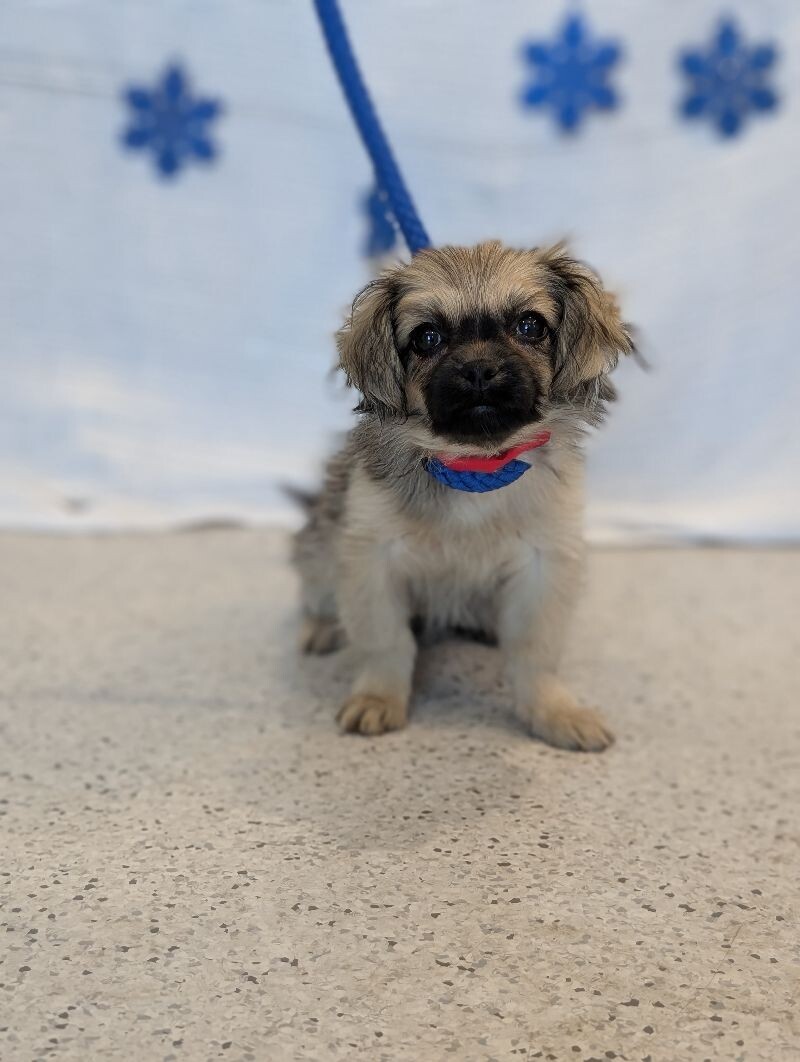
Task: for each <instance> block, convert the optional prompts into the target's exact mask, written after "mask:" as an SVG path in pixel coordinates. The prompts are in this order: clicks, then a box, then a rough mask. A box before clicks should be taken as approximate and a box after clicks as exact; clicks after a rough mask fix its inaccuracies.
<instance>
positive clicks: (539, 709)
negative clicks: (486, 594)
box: [498, 550, 614, 752]
mask: <svg viewBox="0 0 800 1062" xmlns="http://www.w3.org/2000/svg"><path fill="white" fill-rule="evenodd" d="M580 578H581V563H580V560H579V558H578V557H576V556H574V555H571V554H569V553H566V552H564V553H559V552H556V551H554V550H534V551H532V552H531V554H530V555H529V557H528V558H527V560H526V562H525V563H524V565H523V566H522V569H521V570H520V571H517V572H516V573H515V575H514V576H513V577H512V578H511V579H509V580H508V582H507V583H506V584H505V586H504V588H503V593H502V600H501V608H500V624H499V632H498V633H499V638H500V645H501V647H502V648H503V650H504V651H505V654H506V658H507V662H508V667H509V672H510V678H511V684H512V689H513V692H514V702H515V707H516V710H517V714H518V715H519V716H520V718H521V719H522V721H523V722H524V723H525V724H526V726H528V727H529V729H530V731H531V733H532V734H534V735H535V736H536V737H539V738H541V739H542V741H546V742H547V743H548V744H550V745H555V746H556V747H558V748H562V749H582V750H584V751H587V752H599V751H600V750H601V749H604V748H606V747H607V746H608V745H610V744H611V742H612V741H613V740H614V738H613V735H612V733H611V731H610V730H609V729H608V727H607V726H606V725H605V723H604V722H603V719H602V717H601V716H600V715H599V713H598V712H596V711H593V710H592V709H590V708H581V707H579V705H578V704H577V702H576V700H575V698H574V697H573V696H572V694H571V693H570V692H569V690H568V689H567V688H566V686H564V685H563V683H562V682H561V681H560V680H559V679H558V677H557V676H556V670H557V668H558V665H559V662H560V659H561V655H562V650H563V646H564V640H565V637H566V633H567V627H568V624H569V620H570V617H571V614H572V611H573V608H574V605H575V600H576V598H577V594H578V590H579V587H580Z"/></svg>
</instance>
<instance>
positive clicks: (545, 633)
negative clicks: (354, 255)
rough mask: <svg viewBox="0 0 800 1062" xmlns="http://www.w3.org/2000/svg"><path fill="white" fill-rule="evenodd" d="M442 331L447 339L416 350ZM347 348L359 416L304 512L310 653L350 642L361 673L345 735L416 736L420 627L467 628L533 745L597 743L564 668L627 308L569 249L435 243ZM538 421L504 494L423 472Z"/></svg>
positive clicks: (400, 275)
mask: <svg viewBox="0 0 800 1062" xmlns="http://www.w3.org/2000/svg"><path fill="white" fill-rule="evenodd" d="M526 315H527V316H526ZM531 315H533V317H531ZM523 318H524V319H525V320H527V322H528V325H527V326H520V324H519V322H520V321H521V320H522V319H523ZM531 321H533V322H534V323H533V325H531V323H530V322H531ZM524 327H527V329H528V331H529V332H532V333H534V332H535V333H536V335H535V336H534V338H533V339H530V338H527V337H526V336H524V335H522V334H521V333H522V330H523V329H524ZM421 331H422V332H423V333H426V336H425V337H424V338H423V340H422V341H420V339H419V338H418V337H419V335H420V332H421ZM539 332H541V335H539ZM431 335H432V336H434V337H437V336H438V338H439V340H441V342H439V343H438V345H437V347H436V349H435V350H430V351H429V350H421V349H420V342H425V341H426V340H430V336H431ZM337 341H338V350H339V358H340V365H341V368H342V369H343V370H344V372H345V374H346V376H347V379H348V381H349V382H350V383H351V384H352V385H353V386H354V387H355V388H357V390H358V391H359V392H360V394H361V401H360V403H359V406H358V410H359V412H360V413H361V417H360V418H359V422H358V423H357V424H356V426H355V427H354V429H353V430H352V432H351V433H350V435H349V437H348V440H347V443H346V445H345V447H344V449H343V450H342V451H341V452H340V453H338V454H336V455H335V456H334V457H333V458H332V459H331V460H330V462H329V464H328V468H327V474H326V478H325V484H324V487H323V490H322V492H321V493H320V494H319V495H318V496H316V497H314V498H311V499H309V501H308V504H307V509H308V521H307V523H306V526H305V527H304V528H303V529H302V530H301V531H300V532H299V533H298V535H297V536H296V539H295V548H294V559H295V563H296V565H297V568H298V569H299V572H300V575H301V580H302V588H303V589H302V593H303V601H302V605H303V633H302V646H303V648H304V650H305V651H307V652H326V651H330V650H332V649H335V648H337V647H338V646H339V645H340V644H342V643H343V641H344V640H347V641H348V642H349V643H350V644H351V645H352V647H353V649H354V651H355V656H356V659H357V661H358V665H357V669H356V675H355V680H354V683H353V686H352V690H351V693H350V696H349V697H348V699H347V700H346V702H345V704H344V705H343V706H342V707H341V709H340V711H339V714H338V721H339V723H340V726H341V727H342V728H343V729H344V730H347V731H358V732H360V733H362V734H380V733H382V732H384V731H386V730H392V729H396V728H398V727H402V726H404V725H405V723H406V721H407V717H408V707H409V699H410V696H411V687H412V675H413V669H414V661H415V656H416V652H417V640H416V638H415V636H414V634H413V633H412V625H414V626H415V627H416V628H417V629H419V628H422V629H424V630H426V631H428V632H433V633H436V632H441V631H446V630H448V629H452V628H466V629H470V630H474V631H480V632H483V633H484V634H486V635H488V636H489V637H491V638H492V639H493V640H497V642H498V643H499V645H500V648H501V650H502V651H503V653H504V654H505V657H506V661H507V664H508V669H509V675H510V681H511V684H512V689H513V692H514V698H515V703H516V708H517V711H518V713H519V715H520V717H521V718H522V719H523V720H524V722H525V723H526V724H527V726H528V727H529V729H530V731H531V732H532V733H533V734H534V735H536V736H537V737H539V738H541V739H543V740H545V741H547V742H550V743H551V744H553V745H556V746H559V747H561V748H571V749H586V750H599V749H603V748H605V747H606V746H607V745H608V744H609V743H610V742H611V740H612V736H611V733H610V731H609V729H608V728H607V726H606V725H605V723H604V722H603V720H602V718H601V717H600V716H599V715H598V713H597V712H595V711H593V710H591V709H588V708H581V707H579V706H578V705H577V704H576V702H575V700H574V698H573V697H572V695H571V694H570V692H569V691H568V690H567V689H566V688H565V687H564V686H563V685H562V683H561V682H560V681H559V679H558V678H557V675H556V673H557V668H558V664H559V658H560V656H561V652H562V646H563V643H564V638H565V634H566V630H567V624H568V620H569V617H570V614H571V612H572V609H573V605H574V602H575V599H576V595H577V593H578V590H579V587H580V582H581V570H582V556H583V545H582V535H581V522H582V503H583V466H584V458H583V452H582V442H583V436H584V433H585V430H586V427H587V425H591V424H596V423H598V422H599V421H600V420H601V419H602V416H603V414H604V411H605V405H606V403H607V401H608V400H609V399H611V398H613V397H614V391H613V387H612V385H611V383H610V382H609V379H608V373H609V372H610V371H611V370H612V369H613V368H614V366H615V365H616V363H617V360H618V358H619V356H620V354H625V353H629V352H630V351H632V349H633V344H632V341H631V337H630V333H629V331H628V329H627V328H626V327H625V325H624V324H623V322H622V320H621V318H620V315H619V310H618V307H617V304H616V301H615V299H614V298H613V297H612V296H611V295H609V294H608V293H607V292H606V291H605V290H604V288H603V287H602V285H601V283H600V281H599V279H598V277H597V276H596V275H595V274H594V273H593V272H592V271H591V270H590V269H588V268H587V267H586V266H585V265H583V264H582V263H580V262H578V261H576V260H575V259H574V258H572V257H571V256H570V255H569V254H568V253H567V251H566V250H565V248H564V247H563V246H561V245H558V246H555V247H552V248H549V249H535V250H532V251H520V250H513V249H509V248H506V247H504V246H503V245H502V244H500V243H498V242H490V243H483V244H479V245H478V246H476V247H469V248H466V247H443V248H438V249H436V250H428V251H423V252H421V253H420V254H418V255H416V256H415V257H414V258H413V259H412V261H411V262H410V263H409V264H407V265H403V266H399V267H398V268H396V269H393V270H390V271H388V272H386V273H384V274H383V275H382V276H380V277H379V278H378V279H377V280H375V281H374V282H373V283H371V284H369V285H368V286H367V287H366V288H365V289H364V291H362V292H361V293H360V294H359V295H358V296H357V297H356V299H355V302H354V303H353V309H352V313H351V315H350V317H349V319H348V321H347V322H346V324H345V325H344V327H343V328H342V329H341V330H340V332H339V333H338V336H337ZM542 429H549V430H550V432H551V433H552V437H551V441H550V442H549V443H548V444H547V446H545V447H544V448H542V449H539V450H536V451H535V452H534V453H533V455H532V468H531V469H530V470H529V471H528V472H527V473H526V474H525V475H524V476H523V477H522V478H521V479H519V480H518V481H517V482H515V483H513V484H511V485H509V486H507V487H504V488H502V489H501V490H498V491H494V492H492V493H489V494H467V493H462V492H460V491H455V490H451V489H449V488H447V487H445V486H443V485H441V484H440V483H438V482H436V481H435V480H434V479H433V478H432V477H431V476H429V475H428V473H427V472H426V471H425V467H424V465H425V461H426V459H427V458H428V457H430V456H431V455H433V454H441V453H447V454H449V455H453V456H455V455H474V454H496V453H499V452H502V451H504V450H506V449H508V448H509V447H511V446H513V445H515V444H516V443H518V442H522V441H524V440H526V439H527V438H530V437H531V435H532V434H533V433H535V432H536V431H539V430H542Z"/></svg>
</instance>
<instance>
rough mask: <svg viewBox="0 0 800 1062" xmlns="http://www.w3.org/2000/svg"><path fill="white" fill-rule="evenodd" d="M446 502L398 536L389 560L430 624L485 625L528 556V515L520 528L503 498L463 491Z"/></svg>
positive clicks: (531, 556) (490, 623)
mask: <svg viewBox="0 0 800 1062" xmlns="http://www.w3.org/2000/svg"><path fill="white" fill-rule="evenodd" d="M498 493H500V492H498ZM450 502H451V504H448V506H447V508H446V510H444V511H443V512H441V513H437V514H436V515H435V516H434V515H433V514H432V518H431V519H430V520H428V521H426V522H425V523H424V524H417V525H415V526H413V527H411V528H409V529H407V531H406V533H405V534H403V535H402V536H400V537H399V539H398V540H397V541H396V542H395V543H394V544H393V546H392V548H391V565H392V567H393V569H394V572H395V574H396V575H397V576H398V577H399V578H400V579H401V580H402V582H403V583H404V584H405V586H406V587H407V590H408V592H409V594H410V597H411V602H412V608H413V610H414V611H415V612H416V613H418V614H419V615H421V616H423V617H424V618H425V619H426V620H427V621H428V622H430V623H431V624H433V625H434V626H452V625H462V626H466V627H469V626H480V627H483V628H489V627H491V626H493V617H494V616H495V614H496V609H497V602H498V596H499V594H500V592H501V591H502V587H503V586H504V584H505V583H506V582H507V581H508V580H509V579H510V578H512V577H513V576H514V574H515V572H518V571H519V570H520V569H521V568H523V567H526V566H528V565H530V564H531V562H532V561H533V559H534V555H535V552H536V547H535V545H534V544H533V543H532V542H531V541H530V531H531V528H530V514H525V515H527V517H528V519H527V521H525V520H524V519H523V525H522V528H521V527H520V526H519V525H518V524H517V522H516V521H517V519H518V518H520V517H522V516H523V514H521V513H519V512H515V507H514V506H513V505H511V506H510V505H509V502H508V500H506V499H502V500H501V499H495V498H492V497H489V496H480V495H469V494H465V495H459V496H457V497H455V498H453V499H450ZM523 528H524V530H525V531H526V532H527V534H523Z"/></svg>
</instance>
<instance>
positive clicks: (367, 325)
mask: <svg viewBox="0 0 800 1062" xmlns="http://www.w3.org/2000/svg"><path fill="white" fill-rule="evenodd" d="M395 298H396V294H395V285H394V279H393V273H385V274H384V275H383V276H380V277H378V279H377V280H373V281H372V282H371V283H370V284H367V286H366V287H365V288H364V289H363V290H362V291H360V292H359V293H358V295H356V297H355V299H354V300H353V308H352V311H351V313H350V316H349V317H348V319H347V321H346V322H345V324H344V325H343V327H342V328H340V329H339V331H338V332H337V333H336V346H337V348H338V350H339V365H340V366H341V368H342V369H343V370H344V374H345V376H346V377H347V382H348V383H349V384H350V385H351V386H353V387H355V388H357V389H358V390H359V391H360V392H361V395H362V401H361V403H360V406H359V408H360V410H361V411H363V412H369V413H377V414H378V415H379V416H396V415H399V414H402V413H403V412H404V410H405V389H404V385H403V367H402V365H401V362H400V356H399V354H398V352H397V346H396V344H395V337H394V324H393V311H394V303H395Z"/></svg>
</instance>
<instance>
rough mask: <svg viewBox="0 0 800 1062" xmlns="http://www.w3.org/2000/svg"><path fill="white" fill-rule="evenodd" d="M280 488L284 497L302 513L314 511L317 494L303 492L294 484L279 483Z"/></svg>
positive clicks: (317, 498)
mask: <svg viewBox="0 0 800 1062" xmlns="http://www.w3.org/2000/svg"><path fill="white" fill-rule="evenodd" d="M280 487H281V490H282V491H283V493H284V494H285V495H286V497H287V498H289V499H291V501H293V502H294V503H295V505H297V506H299V508H301V509H302V510H303V512H304V513H311V512H313V511H314V509H315V507H316V504H317V502H318V501H319V497H320V496H319V494H318V493H316V492H315V491H311V490H305V489H304V488H303V487H297V486H295V484H294V483H281V485H280Z"/></svg>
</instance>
